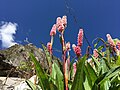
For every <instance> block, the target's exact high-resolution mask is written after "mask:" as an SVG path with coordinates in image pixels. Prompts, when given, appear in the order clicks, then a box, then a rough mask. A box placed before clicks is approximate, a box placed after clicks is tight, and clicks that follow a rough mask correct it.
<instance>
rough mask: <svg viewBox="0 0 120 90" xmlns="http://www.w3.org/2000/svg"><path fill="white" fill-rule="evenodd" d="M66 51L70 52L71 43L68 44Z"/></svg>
mask: <svg viewBox="0 0 120 90" xmlns="http://www.w3.org/2000/svg"><path fill="white" fill-rule="evenodd" d="M66 50H67V51H69V50H70V42H68V43H66Z"/></svg>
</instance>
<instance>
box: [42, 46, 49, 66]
mask: <svg viewBox="0 0 120 90" xmlns="http://www.w3.org/2000/svg"><path fill="white" fill-rule="evenodd" d="M42 47H43V50H44V52H45V55H46V58H47V60H48V64H49V65H50V63H51V56H50V53H49V52H48V49H47V48H46V46H45V45H44V44H42Z"/></svg>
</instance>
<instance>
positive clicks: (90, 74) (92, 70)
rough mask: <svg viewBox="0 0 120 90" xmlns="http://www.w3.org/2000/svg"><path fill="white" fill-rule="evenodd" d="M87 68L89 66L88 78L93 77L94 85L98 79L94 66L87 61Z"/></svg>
mask: <svg viewBox="0 0 120 90" xmlns="http://www.w3.org/2000/svg"><path fill="white" fill-rule="evenodd" d="M86 68H87V71H88V73H89V76H87V77H88V78H91V80H92V85H93V84H94V82H95V81H96V79H97V74H96V73H95V71H94V69H93V67H92V66H91V65H90V64H89V63H88V62H87V65H86Z"/></svg>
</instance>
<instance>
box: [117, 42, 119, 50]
mask: <svg viewBox="0 0 120 90" xmlns="http://www.w3.org/2000/svg"><path fill="white" fill-rule="evenodd" d="M117 47H118V50H120V42H117Z"/></svg>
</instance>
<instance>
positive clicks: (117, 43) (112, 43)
mask: <svg viewBox="0 0 120 90" xmlns="http://www.w3.org/2000/svg"><path fill="white" fill-rule="evenodd" d="M106 37H107V40H108V43H109V45H110V47H111V48H112V49H113V51H114V52H115V53H116V54H117V55H119V53H120V41H116V43H115V42H114V40H113V39H112V37H111V36H110V34H107V35H106ZM117 47H118V48H117Z"/></svg>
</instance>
